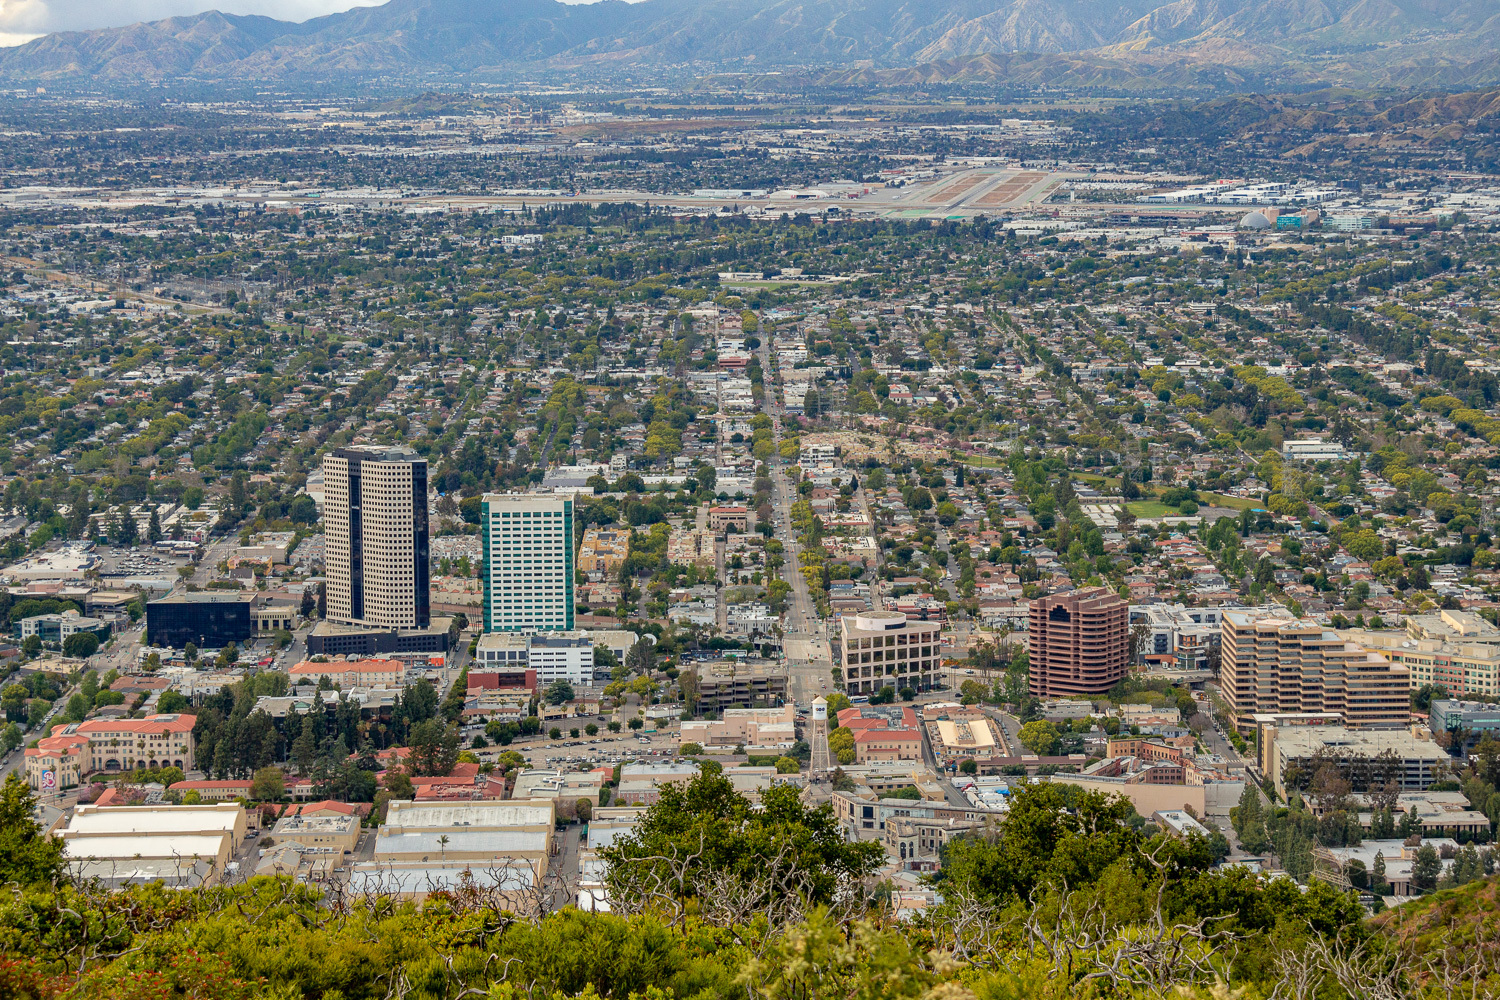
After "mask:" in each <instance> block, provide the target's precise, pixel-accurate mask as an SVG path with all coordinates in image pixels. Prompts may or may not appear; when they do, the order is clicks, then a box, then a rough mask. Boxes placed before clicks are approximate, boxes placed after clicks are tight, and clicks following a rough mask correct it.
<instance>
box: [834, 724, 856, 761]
mask: <svg viewBox="0 0 1500 1000" xmlns="http://www.w3.org/2000/svg"><path fill="white" fill-rule="evenodd" d="M828 752H829V753H831V754H833V756H834V757H835V758H836V759H837V760H838V762H839V763H840V764H853V763H854V756H855V753H854V731H853V730H851V729H849V728H848V727H846V726H845V727H840V728H838V729H835V730H834V731H833V732H831V733H829V734H828Z"/></svg>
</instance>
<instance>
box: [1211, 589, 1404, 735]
mask: <svg viewBox="0 0 1500 1000" xmlns="http://www.w3.org/2000/svg"><path fill="white" fill-rule="evenodd" d="M1222 656H1223V659H1222V666H1221V667H1220V670H1219V687H1220V690H1221V691H1222V693H1223V696H1224V699H1225V700H1226V701H1227V702H1228V703H1229V707H1230V708H1231V710H1232V711H1233V712H1234V715H1235V724H1236V726H1237V727H1238V728H1239V729H1240V731H1241V732H1244V733H1246V734H1248V733H1249V732H1250V731H1252V730H1253V729H1254V727H1255V721H1254V719H1253V718H1252V717H1253V716H1254V715H1256V714H1263V713H1278V712H1298V713H1304V712H1330V713H1331V712H1336V713H1338V715H1339V717H1340V718H1342V719H1343V721H1344V724H1345V725H1348V726H1352V727H1356V728H1358V727H1364V726H1374V725H1382V724H1391V723H1396V724H1401V723H1405V722H1407V721H1408V720H1409V719H1410V717H1411V706H1410V697H1411V695H1410V689H1411V680H1410V672H1409V671H1408V669H1407V668H1406V667H1404V666H1398V665H1396V664H1393V663H1392V662H1391V661H1390V659H1389V658H1388V657H1387V656H1385V655H1384V654H1382V653H1380V652H1377V651H1375V650H1370V649H1366V648H1365V647H1363V646H1361V645H1359V644H1358V643H1355V642H1350V641H1348V640H1346V639H1344V638H1342V637H1340V636H1339V635H1338V634H1337V633H1335V632H1333V631H1332V630H1330V629H1326V628H1324V627H1323V626H1322V625H1320V624H1318V623H1317V622H1311V621H1304V620H1300V619H1296V618H1292V617H1291V616H1290V615H1289V614H1288V613H1287V612H1286V611H1285V610H1284V609H1282V608H1265V609H1259V608H1257V609H1251V610H1248V611H1226V612H1224V623H1223V628H1222Z"/></svg>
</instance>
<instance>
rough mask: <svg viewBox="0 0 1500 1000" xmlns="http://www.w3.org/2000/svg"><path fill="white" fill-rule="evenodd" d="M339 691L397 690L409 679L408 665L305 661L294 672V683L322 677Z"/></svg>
mask: <svg viewBox="0 0 1500 1000" xmlns="http://www.w3.org/2000/svg"><path fill="white" fill-rule="evenodd" d="M325 677H326V678H327V679H328V683H330V684H334V685H336V686H338V687H340V688H352V687H395V686H397V685H399V684H401V683H402V681H404V680H405V679H406V664H405V663H402V662H401V661H400V660H330V661H327V662H317V661H314V660H304V661H302V662H301V663H299V664H297V665H296V666H294V667H293V668H292V669H291V678H292V683H293V684H297V683H299V682H303V681H311V682H312V683H314V684H316V683H318V682H319V681H321V680H322V679H323V678H325Z"/></svg>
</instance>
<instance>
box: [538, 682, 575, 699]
mask: <svg viewBox="0 0 1500 1000" xmlns="http://www.w3.org/2000/svg"><path fill="white" fill-rule="evenodd" d="M544 697H545V698H546V699H547V704H549V705H562V704H564V703H566V702H570V701H572V700H573V698H574V697H575V695H574V693H573V685H571V684H569V683H568V682H567V681H563V680H558V681H553V682H552V683H551V684H548V685H547V691H546V693H545V695H544Z"/></svg>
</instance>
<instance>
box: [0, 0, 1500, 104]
mask: <svg viewBox="0 0 1500 1000" xmlns="http://www.w3.org/2000/svg"><path fill="white" fill-rule="evenodd" d="M1497 52H1500V7H1497V5H1496V3H1495V2H1494V0H1176V2H1172V3H1162V2H1160V0H1009V2H1006V0H928V2H913V0H646V2H644V3H638V4H627V3H623V2H621V0H604V2H601V3H594V4H589V5H584V6H570V5H567V4H562V3H558V2H555V0H391V2H389V3H386V4H385V5H383V6H380V7H365V8H357V9H355V10H351V11H348V12H345V13H341V14H334V15H330V16H328V17H322V18H316V19H314V20H311V21H307V22H304V23H300V24H293V23H289V22H284V21H276V20H272V19H270V18H264V17H242V16H235V15H227V14H221V13H218V12H209V13H204V14H198V15H194V16H191V17H176V18H170V19H167V20H164V21H157V22H152V23H149V24H135V25H130V26H128V27H125V28H117V29H111V30H107V31H90V32H67V33H62V34H56V35H49V36H47V37H44V38H40V39H37V40H35V41H33V42H30V43H28V44H26V45H22V46H18V47H16V48H11V49H5V50H3V51H0V76H3V77H5V78H8V79H11V80H27V81H31V80H37V81H44V80H58V81H62V80H81V81H89V82H92V83H95V84H99V83H106V84H107V83H111V82H118V83H125V84H131V83H143V82H161V81H170V80H180V79H185V80H194V81H209V82H212V81H237V82H242V81H247V80H285V81H298V80H301V81H314V80H317V81H339V80H357V79H365V78H371V77H376V76H379V77H386V78H391V77H397V78H403V77H404V78H412V77H430V76H431V75H433V74H457V75H465V76H486V75H495V74H502V73H514V72H540V71H545V70H548V69H559V70H560V69H568V70H577V69H580V68H581V69H593V70H595V71H603V72H608V71H610V70H614V69H620V70H628V71H632V72H635V71H639V70H640V69H642V68H645V69H648V70H649V69H654V68H660V67H664V66H675V67H680V68H684V69H688V70H690V71H695V72H713V71H714V70H715V69H721V68H722V69H734V70H737V71H744V70H747V69H749V70H757V69H761V68H765V69H795V70H800V71H804V72H828V73H830V74H831V77H830V78H831V79H835V80H836V79H846V80H848V81H849V82H851V83H857V82H864V81H867V82H872V83H898V82H920V83H944V82H960V81H1005V82H1013V83H1018V84H1031V85H1063V86H1101V87H1111V88H1121V89H1136V88H1142V87H1146V88H1149V87H1190V88H1242V87H1246V86H1261V85H1265V86H1277V85H1302V84H1309V83H1317V82H1320V81H1329V82H1338V83H1348V84H1351V85H1360V86H1369V85H1392V86H1406V87H1413V86H1445V87H1451V86H1458V85H1464V84H1469V85H1473V84H1478V83H1488V82H1500V56H1497V55H1496V53H1497ZM839 74H843V76H842V77H840V76H839Z"/></svg>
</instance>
